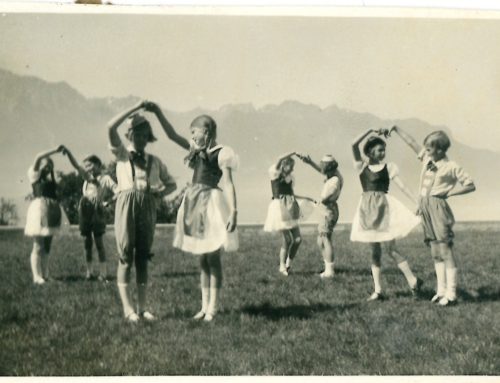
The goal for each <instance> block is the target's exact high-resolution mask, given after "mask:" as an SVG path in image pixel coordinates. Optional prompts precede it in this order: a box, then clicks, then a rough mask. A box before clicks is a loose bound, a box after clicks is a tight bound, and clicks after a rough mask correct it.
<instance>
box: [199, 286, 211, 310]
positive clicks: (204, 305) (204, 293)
mask: <svg viewBox="0 0 500 383" xmlns="http://www.w3.org/2000/svg"><path fill="white" fill-rule="evenodd" d="M209 302H210V287H202V288H201V311H202V312H204V313H205V314H206V313H207V312H208V304H209Z"/></svg>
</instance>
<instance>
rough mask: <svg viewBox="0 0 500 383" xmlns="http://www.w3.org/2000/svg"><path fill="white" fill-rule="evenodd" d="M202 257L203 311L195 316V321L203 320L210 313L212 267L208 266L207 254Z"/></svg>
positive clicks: (201, 285) (201, 286)
mask: <svg viewBox="0 0 500 383" xmlns="http://www.w3.org/2000/svg"><path fill="white" fill-rule="evenodd" d="M199 257H200V288H201V310H200V311H199V312H198V313H197V314H196V315H195V316H194V319H203V317H204V316H205V314H206V313H207V312H208V302H209V299H210V266H209V265H208V256H207V254H202V255H200V256H199Z"/></svg>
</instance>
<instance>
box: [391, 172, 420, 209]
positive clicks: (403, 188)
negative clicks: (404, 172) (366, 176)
mask: <svg viewBox="0 0 500 383" xmlns="http://www.w3.org/2000/svg"><path fill="white" fill-rule="evenodd" d="M392 182H394V183H395V184H396V185H397V186H398V188H399V189H400V190H401V191H402V192H403V194H405V195H406V196H407V197H408V198H409V199H410V200H411V201H413V203H414V204H415V205H417V204H418V201H417V199H416V198H415V196H414V195H413V193H412V192H411V191H410V189H408V187H407V186H406V185H405V184H404V182H403V181H402V180H401V178H399V176H394V178H393V179H392Z"/></svg>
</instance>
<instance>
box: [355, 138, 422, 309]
mask: <svg viewBox="0 0 500 383" xmlns="http://www.w3.org/2000/svg"><path fill="white" fill-rule="evenodd" d="M384 132H386V130H380V131H375V130H373V129H369V130H367V131H366V132H365V133H363V134H361V135H360V136H359V137H357V138H356V139H355V140H354V142H353V143H352V152H353V155H354V166H355V168H356V170H357V171H358V173H359V178H360V181H361V186H362V188H363V194H362V195H361V200H360V202H359V205H358V208H357V210H356V215H355V216H354V219H353V223H352V230H351V241H357V242H365V243H368V244H369V245H370V248H371V253H372V266H371V270H372V276H373V282H374V287H375V291H374V292H373V294H372V295H371V296H370V297H369V298H368V301H373V300H380V299H384V295H383V293H382V285H381V269H380V267H381V256H382V246H381V244H384V250H385V252H386V253H387V254H388V255H389V256H390V257H391V258H392V259H394V261H395V262H396V263H397V265H398V267H399V269H400V270H401V271H402V272H403V274H404V276H405V277H406V280H407V282H408V285H409V286H410V288H411V290H412V292H413V293H414V295H416V294H417V293H418V291H419V290H420V287H421V285H422V283H423V282H422V280H421V279H419V278H416V277H415V275H414V274H413V272H412V271H411V269H410V266H409V264H408V262H407V261H406V259H405V258H404V257H403V256H402V255H401V254H400V253H399V251H398V250H397V249H396V245H395V239H396V238H402V237H405V236H406V235H408V233H409V232H410V231H411V230H412V229H413V228H414V227H415V226H417V225H418V224H419V223H420V220H419V218H418V217H417V216H416V215H415V214H413V213H412V212H411V211H410V210H409V209H407V208H406V207H405V206H404V205H403V204H402V203H401V202H399V201H398V200H397V199H396V198H394V197H393V196H391V195H390V194H387V193H388V191H389V184H390V182H391V181H392V182H394V183H395V184H396V185H397V186H398V187H399V188H400V189H401V191H403V193H404V194H406V195H407V196H408V198H410V199H411V200H412V201H413V202H414V203H415V204H416V203H417V201H416V199H415V197H414V196H413V195H412V194H411V193H410V191H409V190H408V188H407V187H406V186H405V185H404V184H403V182H402V181H401V179H400V178H399V176H398V168H397V166H396V165H395V164H393V163H391V162H389V163H385V162H384V159H385V147H386V144H385V141H384V140H383V139H382V138H380V137H378V136H371V137H370V138H368V139H367V140H366V142H365V143H364V146H363V153H364V154H365V156H366V159H365V160H363V159H362V157H361V153H360V150H359V145H360V143H361V142H362V141H363V140H364V139H365V138H366V137H368V136H369V135H370V134H372V133H377V134H378V135H380V134H383V133H384Z"/></svg>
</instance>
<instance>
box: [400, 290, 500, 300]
mask: <svg viewBox="0 0 500 383" xmlns="http://www.w3.org/2000/svg"><path fill="white" fill-rule="evenodd" d="M435 293H436V292H435V291H434V289H422V290H421V291H420V293H419V295H418V299H419V300H428V301H430V300H431V299H432V297H433V296H434V294H435ZM394 295H395V296H396V297H399V298H404V297H411V296H412V294H411V292H410V291H398V292H396V293H395V294H394ZM457 295H458V299H459V300H461V301H463V302H469V303H480V302H499V301H500V289H498V288H497V289H494V288H493V286H481V287H479V288H478V289H469V290H464V289H458V291H457Z"/></svg>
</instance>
